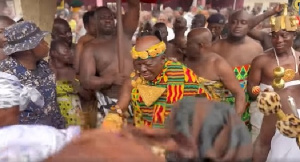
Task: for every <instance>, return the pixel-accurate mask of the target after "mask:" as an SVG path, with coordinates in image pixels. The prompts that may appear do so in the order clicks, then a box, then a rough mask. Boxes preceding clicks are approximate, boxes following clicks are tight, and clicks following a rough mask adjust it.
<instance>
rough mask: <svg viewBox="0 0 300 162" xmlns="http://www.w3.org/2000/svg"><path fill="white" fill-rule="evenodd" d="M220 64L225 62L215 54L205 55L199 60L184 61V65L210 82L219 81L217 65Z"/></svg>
mask: <svg viewBox="0 0 300 162" xmlns="http://www.w3.org/2000/svg"><path fill="white" fill-rule="evenodd" d="M220 62H226V61H225V60H224V59H223V58H222V57H221V56H219V55H218V54H216V53H213V52H211V53H207V54H205V55H203V57H201V59H200V60H197V61H195V60H194V59H192V60H190V59H186V62H185V63H186V65H187V66H188V67H189V68H191V69H193V70H194V72H195V73H196V74H197V75H198V76H201V77H203V78H205V79H208V80H212V81H220V77H219V75H218V70H217V69H218V67H217V66H218V64H219V63H220Z"/></svg>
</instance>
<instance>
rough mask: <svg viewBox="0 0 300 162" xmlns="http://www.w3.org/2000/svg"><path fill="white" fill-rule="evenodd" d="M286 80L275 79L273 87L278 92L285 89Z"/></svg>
mask: <svg viewBox="0 0 300 162" xmlns="http://www.w3.org/2000/svg"><path fill="white" fill-rule="evenodd" d="M284 84H285V82H284V80H283V79H281V78H275V79H274V80H273V82H272V87H273V88H274V89H276V90H278V89H282V88H284Z"/></svg>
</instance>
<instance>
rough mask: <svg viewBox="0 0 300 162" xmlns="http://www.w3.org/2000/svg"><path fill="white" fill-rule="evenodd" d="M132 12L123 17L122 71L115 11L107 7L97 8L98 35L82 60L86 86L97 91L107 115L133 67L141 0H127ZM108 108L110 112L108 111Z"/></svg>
mask: <svg viewBox="0 0 300 162" xmlns="http://www.w3.org/2000/svg"><path fill="white" fill-rule="evenodd" d="M127 3H128V12H127V13H126V14H125V16H124V17H123V18H124V19H123V22H124V23H123V33H124V34H123V38H122V39H123V41H122V42H123V43H122V45H123V46H122V47H121V48H122V53H121V54H122V55H123V56H124V60H121V61H123V62H124V65H125V66H124V67H123V71H122V74H121V73H120V72H119V61H118V54H117V48H116V45H117V33H116V25H115V20H114V14H113V12H112V11H111V10H110V9H109V8H107V7H99V8H98V9H97V10H96V11H95V18H96V21H97V26H98V28H97V31H98V37H97V39H95V40H93V41H92V42H91V43H89V44H88V45H87V46H86V48H85V49H84V51H83V53H82V60H81V62H80V81H81V83H82V85H83V87H84V88H86V89H90V90H96V91H99V92H101V93H98V94H97V97H98V100H99V101H100V104H101V108H100V113H101V115H102V116H104V115H105V113H106V112H107V110H108V109H109V108H110V107H111V106H112V104H113V102H114V101H113V98H117V97H118V93H119V89H120V87H121V85H122V84H123V81H124V79H125V77H124V76H126V77H127V76H128V77H129V75H130V73H131V71H132V70H133V65H132V58H131V56H130V49H131V45H132V44H131V38H132V36H133V34H134V32H135V31H136V28H137V26H138V22H139V11H140V1H139V0H127ZM104 108H106V111H104V110H105V109H104Z"/></svg>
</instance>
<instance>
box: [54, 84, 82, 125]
mask: <svg viewBox="0 0 300 162" xmlns="http://www.w3.org/2000/svg"><path fill="white" fill-rule="evenodd" d="M56 93H57V102H58V105H59V108H60V112H61V114H62V115H63V116H64V118H65V120H66V123H67V126H69V125H81V122H80V112H81V111H82V108H81V103H80V98H79V96H78V95H77V94H76V93H75V92H74V88H73V86H72V83H71V82H69V81H57V82H56Z"/></svg>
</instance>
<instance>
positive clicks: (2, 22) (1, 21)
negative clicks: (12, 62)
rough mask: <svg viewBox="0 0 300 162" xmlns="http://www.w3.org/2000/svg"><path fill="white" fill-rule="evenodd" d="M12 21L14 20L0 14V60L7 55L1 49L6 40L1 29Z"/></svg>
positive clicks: (12, 22)
mask: <svg viewBox="0 0 300 162" xmlns="http://www.w3.org/2000/svg"><path fill="white" fill-rule="evenodd" d="M14 23H15V22H14V20H12V19H11V18H9V17H7V16H0V61H2V60H4V59H5V58H6V57H7V56H6V55H5V54H4V52H3V49H2V48H3V46H4V44H5V41H6V40H5V38H4V35H3V31H4V29H5V28H6V27H8V26H10V25H12V24H14Z"/></svg>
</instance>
